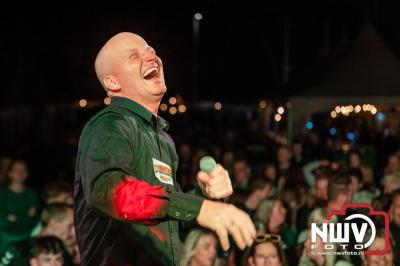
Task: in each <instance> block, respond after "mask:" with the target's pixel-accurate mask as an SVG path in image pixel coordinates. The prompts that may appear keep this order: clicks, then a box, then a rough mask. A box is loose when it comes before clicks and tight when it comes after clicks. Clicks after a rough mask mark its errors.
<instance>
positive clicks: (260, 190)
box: [238, 177, 271, 217]
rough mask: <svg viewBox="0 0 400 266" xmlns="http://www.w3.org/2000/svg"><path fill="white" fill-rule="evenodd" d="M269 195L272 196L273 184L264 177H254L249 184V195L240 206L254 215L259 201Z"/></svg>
mask: <svg viewBox="0 0 400 266" xmlns="http://www.w3.org/2000/svg"><path fill="white" fill-rule="evenodd" d="M269 196H271V184H270V183H269V182H268V181H266V180H265V179H264V178H262V177H258V178H252V179H251V180H250V184H249V195H248V197H247V198H246V200H245V202H244V204H242V205H241V206H240V205H239V206H238V207H239V208H242V209H243V210H244V211H246V212H247V213H248V214H249V215H250V216H251V217H254V215H255V213H256V209H257V206H258V205H259V203H260V202H261V201H262V200H263V199H266V198H267V197H269Z"/></svg>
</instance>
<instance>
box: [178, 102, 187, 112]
mask: <svg viewBox="0 0 400 266" xmlns="http://www.w3.org/2000/svg"><path fill="white" fill-rule="evenodd" d="M178 111H179V113H184V112H186V106H185V105H183V104H182V105H179V107H178Z"/></svg>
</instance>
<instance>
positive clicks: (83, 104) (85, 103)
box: [79, 99, 88, 108]
mask: <svg viewBox="0 0 400 266" xmlns="http://www.w3.org/2000/svg"><path fill="white" fill-rule="evenodd" d="M87 104H88V102H87V101H86V99H80V100H79V107H81V108H85V107H86V106H87Z"/></svg>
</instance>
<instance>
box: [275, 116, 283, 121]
mask: <svg viewBox="0 0 400 266" xmlns="http://www.w3.org/2000/svg"><path fill="white" fill-rule="evenodd" d="M274 118H275V121H276V122H279V121H281V119H282V116H281V115H280V114H276V115H275V117H274Z"/></svg>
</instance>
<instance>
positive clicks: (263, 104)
mask: <svg viewBox="0 0 400 266" xmlns="http://www.w3.org/2000/svg"><path fill="white" fill-rule="evenodd" d="M258 106H259V107H260V108H261V109H265V108H267V102H266V101H264V100H262V101H260V103H259V104H258Z"/></svg>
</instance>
